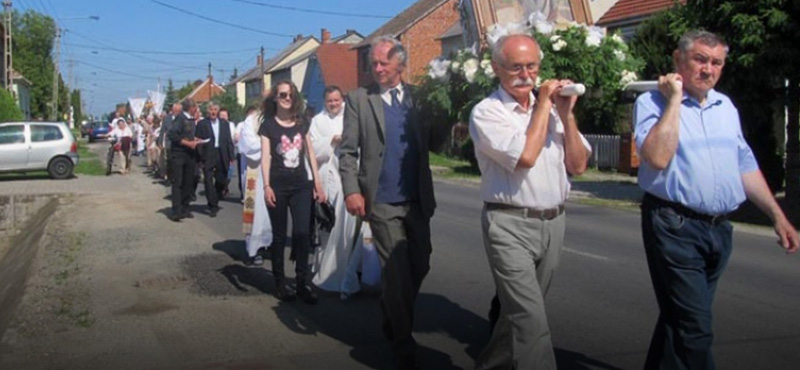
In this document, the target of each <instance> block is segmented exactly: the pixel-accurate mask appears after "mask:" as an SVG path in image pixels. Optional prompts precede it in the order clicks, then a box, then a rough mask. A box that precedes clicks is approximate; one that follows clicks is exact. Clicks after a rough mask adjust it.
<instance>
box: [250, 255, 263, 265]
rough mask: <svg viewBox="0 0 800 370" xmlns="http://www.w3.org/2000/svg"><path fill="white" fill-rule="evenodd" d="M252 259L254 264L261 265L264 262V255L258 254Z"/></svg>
mask: <svg viewBox="0 0 800 370" xmlns="http://www.w3.org/2000/svg"><path fill="white" fill-rule="evenodd" d="M252 261H253V264H254V265H256V266H261V265H263V264H264V257H261V256H259V255H256V256H255V257H253V258H252Z"/></svg>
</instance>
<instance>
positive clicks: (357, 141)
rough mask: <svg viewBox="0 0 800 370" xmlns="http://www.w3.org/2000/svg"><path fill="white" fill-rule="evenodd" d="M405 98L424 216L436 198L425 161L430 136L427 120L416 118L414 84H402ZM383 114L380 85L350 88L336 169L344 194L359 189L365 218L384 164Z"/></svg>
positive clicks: (355, 191) (428, 212) (417, 115)
mask: <svg viewBox="0 0 800 370" xmlns="http://www.w3.org/2000/svg"><path fill="white" fill-rule="evenodd" d="M403 88H404V90H405V92H406V93H405V94H404V99H411V111H410V112H409V115H408V120H409V124H411V125H412V127H413V130H414V132H415V133H416V134H417V143H419V146H418V147H419V160H420V163H419V192H420V194H419V201H420V205H421V206H422V211H423V213H424V214H425V215H426V216H427V217H432V216H433V211H434V209H436V200H435V199H434V196H433V177H432V176H431V168H430V165H429V163H428V150H429V148H430V140H431V125H430V122H423V121H422V120H420V119H419V118H420V117H419V113H418V112H419V109H418V107H417V105H416V104H415V102H414V100H413V98H412V96H413V95H414V94H413V92H414V87H413V86H410V85H406V84H404V85H403ZM385 132H386V129H385V118H384V114H383V100H381V96H380V87H379V86H378V84H373V85H370V86H367V87H362V88H359V89H358V90H355V91H353V92H350V93H349V94H348V96H347V100H346V105H345V111H344V130H343V131H342V143H341V145H340V147H339V173H340V175H341V176H342V187H343V190H344V193H345V195H350V194H353V193H361V194H362V195H363V196H364V199H365V200H366V211H367V220H369V218H370V215H371V212H372V204H373V203H374V201H375V193H376V192H377V190H378V179H379V177H380V173H381V167H382V166H383V152H384V146H385V141H384V140H385V138H384V133H385Z"/></svg>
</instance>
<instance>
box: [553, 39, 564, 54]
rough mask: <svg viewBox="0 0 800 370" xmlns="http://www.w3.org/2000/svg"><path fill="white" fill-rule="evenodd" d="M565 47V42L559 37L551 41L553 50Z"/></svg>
mask: <svg viewBox="0 0 800 370" xmlns="http://www.w3.org/2000/svg"><path fill="white" fill-rule="evenodd" d="M565 47H567V42H566V41H564V40H561V39H559V40H558V41H556V42H554V43H553V51H559V50H561V49H563V48H565Z"/></svg>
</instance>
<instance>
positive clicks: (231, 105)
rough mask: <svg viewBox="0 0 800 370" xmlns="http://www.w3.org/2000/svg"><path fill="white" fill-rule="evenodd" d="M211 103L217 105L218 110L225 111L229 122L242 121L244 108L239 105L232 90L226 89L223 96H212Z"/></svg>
mask: <svg viewBox="0 0 800 370" xmlns="http://www.w3.org/2000/svg"><path fill="white" fill-rule="evenodd" d="M211 101H212V102H214V103H216V104H217V105H219V106H220V108H224V109H227V110H228V114H229V116H230V117H229V118H230V120H231V121H233V122H240V121H243V120H244V107H243V106H241V105H239V101H238V100H236V93H235V92H234V91H233V89H228V91H227V92H225V93H224V94H220V95H217V96H214V97H213V98H211Z"/></svg>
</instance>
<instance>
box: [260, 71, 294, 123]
mask: <svg viewBox="0 0 800 370" xmlns="http://www.w3.org/2000/svg"><path fill="white" fill-rule="evenodd" d="M280 85H288V86H289V89H290V92H289V94H290V95H291V97H292V107H291V108H289V113H291V115H292V119H293V120H294V121H295V122H298V123H300V122H303V121H304V116H303V114H304V113H305V101H304V100H303V97H302V96H300V91H299V90H297V86H295V84H294V83H293V82H292V81H289V80H281V81H279V82H278V83H277V84H275V87H273V88H272V90H271V91H270V92H269V94H268V95H267V97H266V98H264V101H263V102H262V103H261V117H262V120H267V119H269V118H274V117H275V115H276V114H278V102H276V101H275V99H276V98H277V96H278V86H280Z"/></svg>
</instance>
